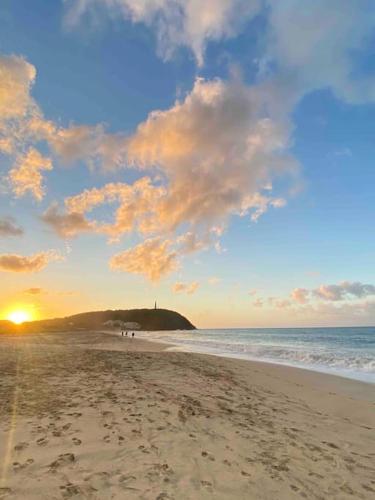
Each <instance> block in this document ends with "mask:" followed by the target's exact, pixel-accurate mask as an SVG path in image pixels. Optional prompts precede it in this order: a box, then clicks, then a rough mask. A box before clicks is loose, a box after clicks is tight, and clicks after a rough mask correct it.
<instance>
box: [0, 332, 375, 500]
mask: <svg viewBox="0 0 375 500" xmlns="http://www.w3.org/2000/svg"><path fill="white" fill-rule="evenodd" d="M0 368H1V379H0V401H1V406H0V412H1V420H0V457H1V464H0V474H1V476H0V481H1V482H0V498H1V499H3V498H4V499H5V498H7V499H8V498H9V499H11V498H17V499H28V500H29V499H30V500H33V499H49V500H51V499H61V498H92V499H155V500H156V499H157V500H167V499H252V498H254V499H272V500H275V499H293V498H307V499H332V498H337V499H346V498H348V499H349V498H350V499H353V498H358V499H370V498H375V387H374V385H370V384H365V383H361V382H356V381H352V380H347V379H343V378H339V377H334V376H330V375H324V374H319V373H313V372H309V371H304V370H300V369H296V368H288V367H283V366H277V365H270V364H264V363H256V362H249V361H241V360H234V359H226V358H220V357H214V356H207V355H199V354H192V353H184V352H173V351H168V350H166V346H165V345H163V344H160V343H151V342H146V341H143V340H137V339H135V340H132V339H130V338H121V337H120V336H116V335H110V334H104V333H99V332H78V333H77V332H76V333H54V334H28V335H23V336H21V335H2V336H0Z"/></svg>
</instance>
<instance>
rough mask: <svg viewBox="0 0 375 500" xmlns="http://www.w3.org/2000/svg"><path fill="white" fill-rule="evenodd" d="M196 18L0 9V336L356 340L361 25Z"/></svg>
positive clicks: (158, 9) (365, 256)
mask: <svg viewBox="0 0 375 500" xmlns="http://www.w3.org/2000/svg"><path fill="white" fill-rule="evenodd" d="M212 3H213V5H214V11H213V10H212V6H211V7H210V6H209V5H208V3H207V5H206V7H203V6H202V5H201V6H200V7H199V6H198V7H197V4H196V2H193V1H192V0H189V1H187V2H182V3H181V1H180V0H175V1H174V2H160V3H157V2H154V1H151V2H149V4H147V6H146V7H144V6H145V5H146V4H145V3H144V2H139V3H138V4H137V2H135V1H134V2H133V0H116V1H115V2H112V3H111V2H107V1H106V0H95V1H88V0H86V1H85V0H83V1H82V2H81V3H79V2H78V1H75V0H70V1H66V2H59V1H56V2H48V3H47V2H44V1H42V0H35V1H34V2H33V7H32V9H31V8H30V2H27V1H26V0H25V1H22V0H20V1H18V2H12V1H10V0H5V1H4V2H3V3H2V6H1V8H0V23H1V25H2V29H1V34H0V134H2V136H0V139H1V137H3V139H4V141H5V140H7V141H10V142H11V143H12V146H11V147H10V146H9V147H8V149H7V150H6V151H5V150H4V151H3V154H2V155H1V156H0V169H1V170H0V174H1V176H2V189H1V191H0V277H1V279H2V283H3V286H2V292H1V294H2V295H1V297H0V298H1V302H2V303H3V304H4V306H3V308H2V315H3V317H5V316H6V315H7V314H8V311H9V310H10V309H12V308H14V307H22V308H28V309H29V310H30V311H31V313H32V314H33V315H34V316H35V317H47V316H51V315H53V316H54V315H60V314H68V313H70V312H72V313H73V312H78V311H81V310H88V309H101V308H118V307H123V308H126V307H144V306H150V305H152V303H153V300H154V298H158V300H159V303H160V305H161V306H163V307H167V308H171V309H174V308H175V309H178V310H179V311H181V312H182V313H185V314H186V315H188V316H189V317H190V318H191V319H192V320H193V322H195V323H196V324H197V325H199V326H223V327H224V326H290V325H292V326H293V325H306V326H309V325H311V326H315V325H338V324H343V325H355V324H374V315H375V288H374V289H373V288H372V287H373V284H375V234H374V231H373V219H374V212H375V195H374V185H375V182H374V181H375V170H374V165H373V161H374V157H375V155H374V153H375V141H374V127H373V123H374V118H375V63H374V59H373V54H374V49H375V9H374V8H373V6H372V5H371V2H370V1H367V0H360V1H354V0H353V1H352V0H345V1H343V2H341V3H340V2H338V1H333V2H331V4H330V5H329V6H327V5H326V3H325V2H323V1H318V2H316V3H315V4H314V6H312V5H311V3H309V2H297V3H296V0H287V1H286V2H283V3H280V4H277V2H275V1H274V0H265V1H264V2H262V1H259V2H258V1H254V2H245V1H244V0H232V1H231V2H222V1H221V0H212ZM297 4H298V5H297ZM79 5H81V7H82V8H83V12H82V11H81V12H79V10H77V6H79ZM317 19H321V23H318V25H317V23H316V20H317ZM176 26H177V27H178V29H177V30H176V29H175V28H176ZM290 27H292V28H290ZM28 65H32V66H31V67H33V68H35V70H36V76H35V78H33V77H31V76H30V75H29V76H28V77H25V72H27V71H26V69H25V68H30V66H28ZM1 80H2V82H1ZM9 82H16V85H15V84H14V83H10V84H9ZM17 85H19V88H20V89H21V90H20V93H16V90H15V89H16V87H17ZM17 88H18V87H17ZM25 96H26V97H25ZM23 98H25V100H26V101H25V102H26V104H25V103H24V102H23V101H22V106H21V104H20V110H19V111H17V109H18V108H17V103H21V100H22V99H23ZM1 99H3V105H1ZM35 106H36V108H35ZM13 107H14V109H15V110H16V111H14V113H13V114H11V113H10V112H8V111H7V109H10V108H12V109H13ZM158 110H161V112H158ZM155 112H156V114H155ZM1 113H3V116H2V115H1ZM152 113H154V114H152ZM150 114H151V115H150ZM36 120H37V121H38V127H45V128H44V129H43V132H38V134H39V135H37V134H36V132H35V129H33V128H32V127H33V126H34V127H35V123H36ZM47 126H48V132H46V131H45V130H47ZM80 127H81V128H80ZM138 127H139V128H138ZM15 129H16V130H17V131H18V132H17V134H16V133H15ZM30 130H34V132H32V133H31V132H30ZM38 130H39V129H38ZM249 145H250V146H249ZM32 148H34V149H36V150H37V151H38V152H39V154H40V155H42V157H43V158H44V159H49V161H50V162H51V169H48V170H47V169H43V168H42V167H41V165H42V162H43V160H41V158H40V157H39V156H38V155H37V156H35V155H34V156H33V157H31V156H30V155H29V156H28V154H29V153H30V150H31V149H32ZM72 151H74V153H72ZM103 151H105V152H104V153H103ZM46 161H47V160H46ZM12 172H13V173H12ZM35 174H37V175H39V176H41V177H38V179H37V180H35ZM33 176H34V177H33ZM144 177H148V178H150V179H151V180H150V183H151V187H150V188H145V187H144V186H141V187H140V188H134V183H136V182H137V181H138V180H139V179H143V178H144ZM30 179H34V180H33V182H34V184H32V183H31V184H30ZM35 183H36V184H35ZM112 183H117V184H116V188H113V186H112ZM212 185H215V186H216V188H215V189H216V190H217V197H216V195H215V189H211V186H212ZM271 185H272V188H271ZM43 186H44V188H43ZM111 186H112V187H111ZM129 186H130V188H129ZM128 188H129V189H131V190H132V194H124V193H125V192H126V193H128V191H127V190H128ZM157 188H163V189H164V192H163V193H162V194H160V193H159V191H157ZM95 189H101V191H100V192H101V194H100V196H102V199H101V201H100V202H98V201H97V198H95V199H96V201H95V202H93V203H94V205H93V207H94V208H93V210H92V211H90V210H91V209H89V208H87V205H85V203H86V202H83V201H82V197H81V198H79V199H78V198H75V199H74V200H73V201H71V202H70V203H73V204H74V207H75V209H74V210H73V209H72V206H73V205H69V199H70V198H71V197H73V196H76V195H80V194H81V193H83V192H84V191H85V190H86V192H89V195H87V196H90V199H91V200H93V199H94V197H97V196H98V193H97V191H93V190H95ZM113 189H115V190H116V192H115V194H114V191H113ZM110 191H111V193H110ZM185 194H186V196H185ZM111 196H112V198H111ZM149 197H152V201H151V202H150V201H149V200H150V198H149ZM67 199H68V202H66V200H67ZM129 200H130V201H129ZM281 200H282V201H281ZM65 202H66V203H65ZM90 203H91V202H90ZM119 206H120V208H121V207H123V212H122V214H123V215H122V219H121V220H119V219H118V220H116V224H117V225H116V224H113V219H114V217H115V216H116V214H115V213H114V211H115V209H116V208H117V207H119ZM77 207H78V208H77ZM144 207H146V208H144ZM73 212H74V213H75V215H74V217H75V219H74V220H73V218H72V214H73ZM258 212H259V213H258ZM240 213H241V216H240V215H239V214H240ZM77 214H78V215H77ZM129 214H130V215H129ZM254 214H256V216H255V217H254ZM252 215H253V217H252ZM255 219H256V220H255ZM129 220H130V222H129ZM77 221H78V222H77ZM146 222H147V224H148V226H147V228H146V229H142V227H143V226H142V224H143V223H146ZM141 226H142V227H141ZM14 227H16V228H17V227H21V228H22V234H15V233H17V231H14ZM218 228H219V229H218ZM192 235H194V244H191V245H190V247H189V249H187V243H186V242H187V241H190V243H191V241H192V240H191V238H192ZM117 236H118V238H117ZM116 238H117V241H113V240H114V239H116ZM108 240H111V241H110V242H108ZM35 256H37V258H36V259H35ZM31 288H32V289H35V290H34V292H35V293H30V292H29V289H31ZM36 290H38V291H36ZM295 290H302V292H300V293H299V292H297V293H294V291H295ZM303 290H305V292H303ZM301 297H302V298H301ZM218 309H219V311H218ZM0 312H1V311H0Z"/></svg>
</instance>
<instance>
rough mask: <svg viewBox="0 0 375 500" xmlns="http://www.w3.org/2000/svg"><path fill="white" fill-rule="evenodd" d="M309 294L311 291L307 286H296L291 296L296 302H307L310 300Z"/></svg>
mask: <svg viewBox="0 0 375 500" xmlns="http://www.w3.org/2000/svg"><path fill="white" fill-rule="evenodd" d="M309 294H310V292H309V290H306V288H295V289H294V290H293V291H292V293H291V294H290V297H291V299H292V300H294V302H298V304H306V303H307V302H308V300H309Z"/></svg>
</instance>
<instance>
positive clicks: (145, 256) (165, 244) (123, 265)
mask: <svg viewBox="0 0 375 500" xmlns="http://www.w3.org/2000/svg"><path fill="white" fill-rule="evenodd" d="M109 265H110V267H111V269H113V270H117V271H125V272H128V273H134V274H141V275H144V276H146V277H147V278H148V279H150V280H151V281H158V280H159V279H160V278H161V277H162V276H164V275H165V274H168V273H171V272H172V271H175V270H176V269H177V253H176V252H175V251H174V250H171V241H169V240H164V241H162V240H161V239H160V238H154V239H148V240H145V241H144V242H143V243H140V244H139V245H137V246H135V247H134V248H131V249H130V250H126V251H124V252H121V253H118V254H117V255H114V256H113V257H112V258H111V260H110V263H109Z"/></svg>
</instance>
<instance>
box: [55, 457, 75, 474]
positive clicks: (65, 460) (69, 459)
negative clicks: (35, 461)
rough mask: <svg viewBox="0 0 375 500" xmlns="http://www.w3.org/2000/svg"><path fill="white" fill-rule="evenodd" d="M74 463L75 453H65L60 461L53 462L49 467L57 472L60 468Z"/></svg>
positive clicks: (59, 458)
mask: <svg viewBox="0 0 375 500" xmlns="http://www.w3.org/2000/svg"><path fill="white" fill-rule="evenodd" d="M74 461H75V456H74V454H73V453H63V454H62V455H59V457H58V459H57V460H55V461H54V462H52V463H51V464H50V466H49V467H50V470H51V471H55V470H56V469H58V468H59V467H62V466H64V465H68V464H71V463H72V462H74Z"/></svg>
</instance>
